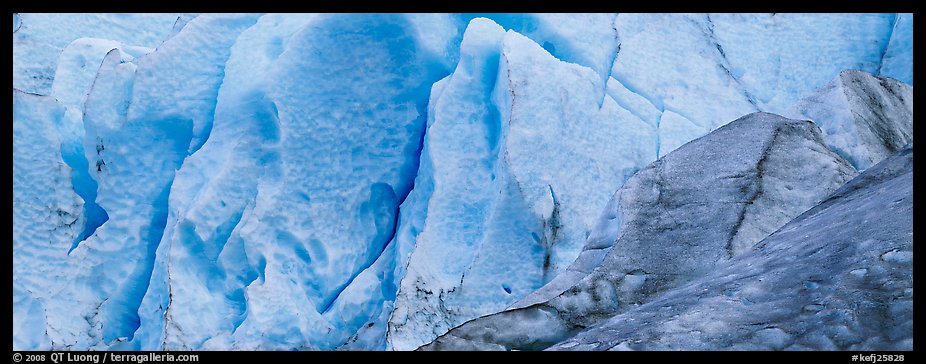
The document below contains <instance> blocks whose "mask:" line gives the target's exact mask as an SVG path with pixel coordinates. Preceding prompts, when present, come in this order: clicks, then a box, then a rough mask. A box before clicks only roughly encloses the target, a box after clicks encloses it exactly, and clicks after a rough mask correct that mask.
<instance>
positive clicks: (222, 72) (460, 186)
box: [13, 13, 913, 350]
mask: <svg viewBox="0 0 926 364" xmlns="http://www.w3.org/2000/svg"><path fill="white" fill-rule="evenodd" d="M13 20H14V30H13V31H14V34H13V42H14V49H13V53H14V54H13V63H14V64H13V71H14V72H13V78H14V79H13V86H14V297H13V302H14V347H15V348H17V349H37V348H45V349H48V348H53V349H107V348H108V349H145V350H147V349H168V350H175V349H347V350H355V349H361V350H362V349H414V348H416V347H418V346H420V345H423V344H426V343H428V342H430V341H432V340H433V339H434V338H436V337H437V336H439V335H441V334H443V333H444V332H446V331H447V330H450V329H451V328H452V327H454V326H457V325H458V324H460V323H463V322H464V321H466V320H469V319H472V318H475V317H478V316H481V315H485V314H491V313H494V312H498V311H501V310H503V309H505V308H506V307H508V308H512V307H525V306H529V305H531V304H535V303H540V302H544V301H546V300H548V299H550V297H553V296H556V295H558V294H559V293H561V292H562V291H560V290H561V289H562V290H565V289H566V288H568V287H571V286H573V285H575V284H576V283H577V282H579V281H580V280H581V279H582V278H583V277H585V276H586V275H587V274H588V273H589V272H592V271H593V270H594V269H595V267H598V266H599V265H600V264H601V263H602V261H603V260H604V259H605V256H606V254H607V252H608V251H609V249H610V248H609V247H610V245H611V243H613V241H612V240H613V239H611V238H610V237H612V236H614V235H615V234H618V233H619V231H620V224H618V222H619V221H620V220H621V219H622V217H621V216H620V215H619V214H618V215H613V216H610V215H609V216H610V217H609V218H600V213H601V211H602V209H606V210H608V211H616V210H615V209H616V208H617V207H616V206H617V202H615V201H613V200H612V201H611V202H610V203H609V202H608V201H609V200H608V199H609V198H610V197H611V195H612V193H613V192H614V191H615V190H617V189H618V188H619V187H621V186H622V185H623V184H624V181H626V180H627V179H628V178H630V176H631V175H633V174H634V173H636V172H637V171H639V170H641V169H643V168H644V167H646V165H647V164H649V163H651V162H653V161H654V160H656V159H657V158H658V157H662V156H666V155H670V154H671V152H672V151H673V150H675V149H677V148H683V149H684V148H685V147H684V146H683V145H685V144H686V143H688V142H690V141H691V140H693V139H696V138H697V137H699V136H702V135H705V134H708V133H710V132H711V131H714V130H716V129H717V128H718V127H720V126H721V125H723V124H724V123H726V122H727V121H729V120H733V119H736V118H738V117H740V116H742V115H744V114H746V113H749V112H753V111H769V112H776V113H781V112H783V109H784V108H785V107H786V106H788V105H792V104H793V105H805V106H807V105H808V104H807V102H808V101H807V100H813V99H814V98H817V99H820V98H826V102H824V103H822V104H819V105H816V104H814V105H811V107H801V108H799V107H798V106H795V108H793V109H792V110H798V108H799V110H798V111H799V113H798V114H795V115H790V114H788V115H787V116H791V117H794V118H802V119H812V120H814V121H815V122H816V123H818V124H819V125H820V126H821V127H822V128H823V130H824V138H825V139H826V142H827V144H828V145H829V146H830V147H831V148H833V149H834V150H835V151H836V152H837V154H840V155H843V156H844V157H846V158H847V159H850V161H851V160H852V159H851V158H850V157H849V154H845V153H844V152H843V151H841V150H840V148H841V147H840V146H839V142H838V140H840V139H842V140H847V141H850V142H851V143H850V144H851V145H854V146H866V148H870V150H869V151H861V152H860V153H862V154H864V155H866V156H870V157H871V158H870V162H871V163H872V164H873V163H876V162H877V160H879V159H881V158H884V157H885V156H887V155H888V154H889V153H890V152H893V151H895V150H897V149H898V148H900V147H901V146H902V145H903V144H904V143H906V142H908V141H912V127H909V133H906V131H905V130H907V129H905V128H908V127H907V126H904V125H907V124H897V123H898V122H899V121H897V118H898V117H900V118H901V119H902V118H904V117H907V116H905V115H906V114H903V112H902V111H903V110H904V108H905V107H906V108H909V105H911V104H910V103H909V102H907V101H904V100H907V99H908V98H909V95H910V94H912V89H908V88H906V86H902V85H900V84H899V83H894V81H892V80H888V81H883V80H885V79H882V78H877V77H873V76H864V77H863V76H861V74H860V75H859V76H857V77H856V76H853V77H852V78H853V79H858V80H862V81H860V82H861V83H860V84H864V85H867V86H865V87H863V89H864V90H865V91H858V92H856V93H855V94H853V95H854V96H851V95H849V96H846V97H841V96H840V97H837V96H838V95H836V93H832V95H830V96H832V97H830V96H827V94H825V92H824V91H820V92H817V93H816V94H814V93H813V91H814V90H816V89H819V88H820V87H821V86H822V85H824V84H825V83H826V82H827V81H829V80H832V79H833V77H836V76H837V75H838V74H839V72H841V71H843V70H846V69H857V70H861V71H864V72H868V73H872V74H874V75H876V76H888V77H893V78H896V79H898V80H900V81H903V82H907V83H912V52H913V50H912V21H913V17H912V14H896V15H895V14H816V15H809V14H774V15H770V14H667V15H666V14H385V15H383V14H202V15H200V14H18V13H17V14H14V19H13ZM865 80H868V81H865ZM872 80H882V81H879V82H880V83H881V86H879V85H878V82H874V81H872ZM834 82H835V81H834ZM853 87H854V86H853ZM824 89H825V88H824ZM844 89H846V90H848V89H852V87H849V88H844ZM888 90H898V91H899V93H898V94H896V95H892V94H891V93H890V92H889V91H888ZM39 95H48V96H39ZM866 95H870V96H877V97H876V99H877V100H880V101H881V102H882V103H885V105H893V106H891V107H888V108H885V109H883V110H881V111H877V112H872V113H866V112H865V111H864V108H865V107H867V104H866V103H864V102H860V101H859V100H862V99H864V98H866V97H867V96H866ZM801 97H804V99H802V100H803V101H798V100H799V99H800V98H801ZM890 100H894V101H890ZM795 102H797V103H795ZM846 105H851V108H852V110H854V111H853V112H854V114H852V115H851V116H852V118H850V117H849V114H848V113H845V112H843V113H839V112H831V111H827V110H833V109H834V108H841V107H844V106H846ZM798 111H795V112H796V113H797V112H798ZM910 112H911V113H912V111H910ZM824 114H826V115H830V114H831V115H833V116H838V118H835V119H833V118H830V119H827V117H826V115H824ZM876 119H877V120H885V121H887V120H890V121H889V122H886V123H882V124H877V123H876V124H872V123H871V121H872V120H876ZM849 120H854V121H849ZM859 123H868V124H866V125H872V126H873V127H872V128H871V129H870V130H874V131H875V133H874V134H875V135H876V136H885V135H884V133H881V134H878V131H879V130H882V129H884V128H881V126H890V128H888V129H890V130H894V129H892V128H894V126H897V125H900V126H899V127H897V128H896V129H897V130H898V132H899V133H900V134H898V135H899V137H897V138H894V137H891V138H888V139H891V140H892V141H891V143H893V144H891V145H890V146H889V147H886V148H885V149H884V150H881V149H878V148H879V147H878V146H877V145H876V144H877V143H879V142H881V141H883V140H880V139H878V138H875V139H871V138H870V136H864V134H865V133H864V132H863V131H864V128H858V129H852V130H851V131H850V130H849V129H848V125H850V124H851V125H855V124H859ZM859 125H861V124H859ZM879 125H880V126H879ZM27 126H28V130H27ZM828 128H829V129H828ZM834 128H836V129H834ZM840 128H841V129H840ZM879 128H880V129H879ZM830 130H837V131H839V133H842V134H839V133H837V132H833V133H830V132H829V131H830ZM885 130H887V129H885ZM882 131H883V130H882ZM843 132H844V133H843ZM847 133H848V134H847ZM837 134H838V135H837ZM908 134H909V135H908ZM879 140H880V141H879ZM853 143H854V144H853ZM871 148H874V149H871ZM844 149H845V148H844ZM876 150H877V151H876ZM847 153H848V152H847ZM853 163H856V162H855V161H853ZM856 166H857V167H858V168H860V169H862V168H865V167H863V166H862V164H856ZM773 185H774V184H773ZM770 186H772V185H770ZM766 187H768V188H772V187H769V186H766ZM795 190H796V191H798V192H800V189H799V188H798V189H795ZM798 192H794V193H798ZM781 193H782V194H783V195H787V194H786V193H785V192H781ZM805 197H807V196H798V197H794V198H797V200H801V199H802V198H805ZM776 201H777V200H776ZM801 201H804V200H801ZM772 202H773V201H772V200H768V201H764V202H763V200H762V199H757V204H756V206H755V207H752V209H753V210H750V212H748V213H745V216H752V215H750V214H754V213H755V214H758V213H759V212H760V211H762V209H763V207H762V206H765V205H767V204H772ZM804 202H806V201H804ZM801 203H803V202H801ZM43 211H44V212H43ZM56 211H57V212H56ZM49 214H52V215H49ZM55 214H57V215H55ZM59 215H60V216H59ZM772 220H774V221H775V222H774V223H768V224H766V223H764V222H765V220H763V219H756V220H750V219H746V220H744V222H743V228H742V229H741V230H742V231H741V232H740V233H739V235H737V236H736V239H734V240H731V241H735V243H734V244H732V245H731V246H735V247H737V248H736V249H735V250H737V252H738V251H739V250H748V247H749V246H750V245H751V243H750V242H752V241H754V239H758V238H760V237H761V236H764V235H766V234H767V233H768V232H769V231H770V229H773V228H774V227H775V225H776V224H780V223H781V222H780V221H778V220H775V219H772ZM769 221H771V220H769ZM583 244H586V245H585V246H584V248H583ZM904 254H906V253H904V252H902V251H898V252H894V253H890V254H887V253H886V255H885V257H887V258H885V259H887V260H889V261H896V262H902V261H905V259H908V258H905V257H907V255H904ZM48 261H52V262H51V263H49V262H48ZM39 262H41V263H39ZM645 286H646V280H645V279H644V275H640V274H631V275H629V276H627V277H625V280H624V283H622V284H621V285H620V286H619V289H621V290H623V291H622V292H625V293H626V292H631V291H633V290H635V289H639V288H640V287H645ZM538 288H539V290H538ZM428 292H430V293H428ZM622 294H623V293H622ZM512 305H514V306H512ZM544 314H546V313H544ZM537 329H538V330H540V329H542V326H537ZM761 335H765V336H768V337H770V338H780V337H782V335H781V333H780V332H777V331H774V330H771V331H766V332H763V333H762V334H761ZM550 340H553V339H550ZM620 347H622V348H624V347H627V345H623V346H620Z"/></svg>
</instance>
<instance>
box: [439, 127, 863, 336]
mask: <svg viewBox="0 0 926 364" xmlns="http://www.w3.org/2000/svg"><path fill="white" fill-rule="evenodd" d="M729 150H736V151H737V152H736V153H729V152H728V151H729ZM856 174H857V172H856V171H855V169H853V168H852V166H851V165H849V164H848V163H846V162H845V161H844V160H843V159H842V158H840V157H839V156H838V155H836V154H835V153H833V152H832V151H830V150H829V149H827V147H826V146H825V144H824V143H823V140H822V135H821V133H820V131H819V129H818V128H817V127H816V126H814V125H813V124H812V123H811V122H808V121H798V120H791V119H786V118H783V117H781V116H777V115H773V114H767V113H753V114H749V115H746V116H744V117H742V118H740V119H737V120H735V121H732V122H730V123H729V124H726V125H724V126H722V127H720V128H718V129H717V130H715V131H713V132H711V133H710V134H708V135H707V136H704V137H702V138H699V139H696V140H694V141H692V142H689V143H687V144H685V145H684V146H682V147H681V148H679V149H676V150H675V151H673V152H671V153H669V154H667V155H666V156H665V157H663V158H660V159H659V160H657V161H656V162H654V163H652V164H650V165H649V166H647V167H646V168H644V169H642V170H640V171H639V172H637V173H636V174H635V175H634V176H633V177H631V178H630V179H629V180H627V182H626V183H625V184H624V186H623V187H622V188H621V189H620V190H618V191H617V192H616V193H615V194H614V197H613V199H612V202H611V203H610V204H609V209H608V210H606V211H605V214H604V216H602V217H601V222H600V223H599V225H598V227H597V229H596V230H597V231H596V232H594V233H593V235H590V237H589V242H588V243H587V244H586V245H585V248H584V251H583V254H582V257H581V258H580V259H578V260H577V261H576V263H575V264H574V266H573V267H572V268H571V269H570V271H573V272H574V275H573V278H571V279H569V278H566V279H561V280H559V281H557V280H554V281H553V282H551V284H550V285H551V287H550V288H546V289H544V290H543V291H542V293H541V292H538V293H537V294H534V295H532V296H529V297H528V299H527V302H518V303H515V304H514V305H512V307H511V308H509V309H507V310H505V311H502V312H500V313H497V314H493V315H488V316H484V317H481V318H478V319H475V320H472V321H469V322H467V323H465V324H463V325H461V326H459V327H457V328H454V329H453V330H451V331H450V332H448V333H447V334H445V335H443V336H442V337H440V338H438V339H437V340H435V341H434V342H433V343H431V344H429V345H427V346H425V347H424V349H431V350H434V349H436V350H444V349H451V350H459V349H502V348H504V349H518V350H536V349H542V348H544V347H546V346H549V345H552V344H555V343H556V342H558V341H560V340H563V339H566V338H568V337H569V336H571V335H572V334H574V333H575V332H576V330H577V329H579V328H583V327H588V326H590V325H592V324H595V323H597V322H600V321H603V320H605V319H607V318H609V317H610V316H612V315H614V314H616V313H618V312H623V311H627V310H629V309H632V308H633V307H634V306H636V305H640V304H644V303H646V302H647V301H649V300H650V299H651V298H653V297H657V296H658V295H659V294H660V293H662V292H665V291H667V290H670V289H672V288H675V287H679V286H682V285H684V284H686V283H688V282H691V281H693V280H697V279H698V278H699V277H702V276H704V275H705V274H707V273H709V272H710V271H711V270H712V268H713V267H714V266H715V265H717V264H721V263H723V262H726V261H729V260H735V259H738V258H737V256H739V255H742V254H745V253H747V252H749V251H750V250H752V248H753V245H754V244H755V243H757V242H759V241H760V240H761V239H763V238H764V237H766V236H768V235H769V234H771V233H772V232H774V231H775V230H776V229H777V228H779V227H781V226H782V225H784V224H785V223H787V222H788V220H790V219H791V218H793V217H795V216H797V215H799V214H800V213H801V212H803V211H804V210H806V209H808V208H810V207H812V206H813V205H815V204H817V203H819V202H820V201H821V200H823V199H824V198H825V197H826V196H828V195H829V194H830V193H831V192H833V191H835V190H836V189H837V188H839V186H841V185H842V184H843V183H844V182H846V181H848V180H849V179H850V178H852V177H854V176H855V175H856ZM602 250H607V252H606V253H605V252H603V251H602ZM601 254H605V255H604V257H601ZM595 255H598V256H597V257H596V256H595ZM594 263H597V266H595V267H594V268H593V269H590V268H591V266H592V264H594ZM582 273H585V274H586V275H585V277H584V278H580V277H579V276H580V275H581V274H582ZM567 277H568V276H567ZM576 280H578V281H577V282H576ZM572 282H575V283H574V284H571V285H568V283H572ZM542 296H546V297H542ZM540 328H543V329H540Z"/></svg>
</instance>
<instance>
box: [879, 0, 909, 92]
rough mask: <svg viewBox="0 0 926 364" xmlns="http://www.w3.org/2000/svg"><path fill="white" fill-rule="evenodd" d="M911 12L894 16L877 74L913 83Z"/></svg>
mask: <svg viewBox="0 0 926 364" xmlns="http://www.w3.org/2000/svg"><path fill="white" fill-rule="evenodd" d="M911 64H913V14H910V13H903V14H896V15H895V16H894V27H893V29H892V30H891V38H890V42H889V43H888V46H887V49H885V50H884V57H883V59H882V60H881V68H880V69H879V70H878V74H880V75H881V76H885V77H890V78H894V79H897V80H900V81H902V82H904V83H906V84H908V85H911V86H912V85H913V67H910V66H909V65H911Z"/></svg>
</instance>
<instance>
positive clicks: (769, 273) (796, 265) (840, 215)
mask: <svg viewBox="0 0 926 364" xmlns="http://www.w3.org/2000/svg"><path fill="white" fill-rule="evenodd" d="M912 214H913V147H912V145H911V146H909V147H907V148H905V149H903V150H901V151H899V152H897V153H895V154H894V155H893V156H891V157H889V158H887V159H885V160H884V161H882V162H881V163H879V164H877V165H875V166H873V167H871V168H869V169H868V170H866V171H865V172H864V173H862V174H861V175H859V176H858V177H856V178H855V179H853V180H851V181H849V182H848V183H847V184H846V185H844V186H842V187H841V188H840V189H838V190H837V191H836V192H834V193H833V194H832V195H831V196H829V197H828V198H827V199H826V200H825V201H824V202H823V203H821V204H820V205H817V206H815V207H814V208H812V209H810V210H808V211H807V212H805V213H803V214H801V215H800V216H799V217H797V218H796V219H794V220H793V221H791V222H789V223H788V224H786V225H785V226H784V227H782V228H781V229H780V230H778V231H777V232H775V233H774V234H772V235H771V236H769V237H767V238H765V239H763V240H762V241H761V242H760V243H759V244H757V246H756V248H755V249H754V250H753V251H751V252H749V253H746V254H743V255H742V256H740V257H739V258H737V259H735V260H730V261H727V262H724V263H722V264H720V265H718V266H717V268H716V269H715V270H714V271H713V272H711V273H710V274H708V275H706V276H704V277H703V278H701V279H698V280H695V281H693V282H691V283H689V284H687V285H685V286H682V287H679V288H677V289H675V290H672V291H670V292H667V293H666V294H665V295H663V296H661V297H659V298H658V299H655V300H653V301H651V302H649V303H646V304H644V305H641V306H639V307H636V308H633V309H631V310H628V311H627V312H624V313H621V314H619V315H616V316H614V317H612V318H610V319H608V320H606V321H603V322H601V323H599V324H596V325H595V326H592V327H589V328H587V329H584V330H582V331H581V332H580V333H578V334H577V335H576V336H575V337H573V338H570V339H568V340H565V341H563V342H560V343H558V344H556V345H554V346H552V347H551V348H550V350H623V349H629V350H862V349H864V350H912V349H913V274H912V273H913V270H912V261H911V260H909V259H894V258H893V257H897V256H912V254H913V217H912V216H913V215H912Z"/></svg>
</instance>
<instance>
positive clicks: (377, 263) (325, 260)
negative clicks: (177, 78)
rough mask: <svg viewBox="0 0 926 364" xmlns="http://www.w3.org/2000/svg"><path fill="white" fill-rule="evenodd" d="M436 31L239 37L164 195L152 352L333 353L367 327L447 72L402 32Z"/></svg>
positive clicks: (386, 23)
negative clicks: (189, 152)
mask: <svg viewBox="0 0 926 364" xmlns="http://www.w3.org/2000/svg"><path fill="white" fill-rule="evenodd" d="M200 18H202V16H200ZM200 18H197V19H200ZM439 20H440V19H439V18H438V19H434V18H422V17H406V16H404V15H395V14H394V15H367V16H357V15H334V14H332V15H317V16H299V15H295V14H287V15H268V16H264V17H261V18H260V19H259V21H258V22H257V24H255V25H254V26H253V27H251V28H249V29H247V30H246V31H244V32H242V33H241V36H239V37H238V40H237V42H236V43H235V45H234V46H232V47H231V56H230V57H229V59H228V61H227V63H226V68H225V71H224V72H225V74H226V76H225V78H224V81H223V82H222V83H221V88H220V89H219V92H218V101H217V104H216V106H215V117H214V123H213V125H212V127H211V130H212V132H211V133H210V134H209V135H208V141H207V142H206V143H204V144H203V146H202V148H201V149H200V150H199V151H197V152H196V153H195V154H194V155H193V156H192V157H190V159H189V161H188V162H187V163H185V165H184V167H183V168H181V169H180V171H178V172H177V173H178V177H177V180H176V182H175V183H174V187H173V189H172V192H171V199H172V200H174V199H176V202H172V203H171V209H172V210H171V213H172V217H171V221H176V223H173V224H171V225H173V227H171V228H168V230H167V231H166V232H165V235H164V236H165V242H166V243H167V247H165V248H164V250H163V254H159V258H161V257H162V256H163V259H161V260H159V262H160V263H159V264H162V265H163V269H162V270H160V271H159V273H157V275H156V279H157V281H158V286H159V287H160V288H158V290H160V293H154V292H152V294H150V300H149V301H150V305H146V306H143V310H145V311H146V312H147V315H148V316H149V317H150V318H151V323H152V328H150V329H146V330H145V331H146V332H151V335H152V336H151V340H153V342H154V343H157V342H161V341H162V340H163V342H164V345H165V346H166V347H168V348H226V347H233V348H261V349H274V348H277V349H279V348H292V347H299V348H315V349H333V348H336V347H337V346H340V345H342V344H344V343H345V342H346V341H347V340H348V339H349V338H350V337H351V336H352V335H354V334H355V333H356V332H357V331H358V330H359V329H361V328H362V327H364V325H365V324H367V323H368V321H371V320H375V319H377V318H378V317H379V316H380V311H379V310H380V308H381V305H382V304H383V302H384V301H385V298H383V295H386V296H390V295H394V293H391V294H390V293H388V290H386V289H385V288H383V287H381V285H382V281H383V280H384V279H385V275H386V274H387V273H386V272H388V271H391V270H392V265H393V261H392V260H391V259H389V254H390V252H392V251H393V249H391V248H389V247H388V243H389V242H390V241H391V240H392V235H393V231H394V230H395V226H394V225H395V223H396V219H397V218H398V216H397V213H398V211H397V209H398V206H399V204H400V203H401V201H402V200H403V199H404V197H405V196H406V195H407V194H408V192H409V191H410V190H411V188H412V181H413V178H414V174H415V172H416V170H417V165H416V164H417V162H418V153H419V148H420V139H421V136H422V134H423V131H424V130H423V129H424V122H425V118H426V105H427V97H428V96H427V95H428V91H429V86H430V84H431V83H433V82H434V81H436V79H437V78H438V77H441V76H442V75H441V72H442V71H441V70H442V69H443V67H445V66H444V65H445V64H446V63H447V61H446V60H445V59H444V58H442V55H440V54H434V53H432V52H429V51H427V49H428V47H424V46H423V45H422V44H421V42H420V41H419V39H418V38H417V35H418V34H419V33H418V32H417V30H416V27H415V26H414V24H415V23H414V22H416V21H439ZM195 21H196V20H194V22H195ZM192 26H193V24H192V23H191V24H189V25H187V26H186V27H185V28H184V30H183V31H182V32H187V31H189V30H190V29H191V27H192ZM182 32H181V34H182ZM179 36H180V35H178V36H175V37H174V38H177V37H179ZM430 41H432V42H433V41H434V40H433V39H430ZM343 44H353V45H354V46H351V47H343V46H342V45H343ZM431 46H433V45H431ZM438 48H439V47H438ZM318 50H323V52H319V51H318ZM206 119H208V118H206ZM207 129H209V128H208V127H204V128H203V130H207ZM297 211H298V213H295V212H297ZM345 211H347V212H349V213H345ZM242 263H244V264H242ZM368 268H369V269H368ZM377 270H378V273H377V272H376V271H377ZM153 281H154V280H153ZM383 291H386V292H385V293H384V292H383ZM345 292H347V295H345V294H344V293H345ZM161 307H166V308H165V310H166V313H165V315H167V317H168V319H167V320H166V321H167V323H166V327H165V328H164V329H163V330H159V329H157V326H158V325H164V320H162V319H161V318H160V317H158V314H159V308H161ZM204 315H206V317H208V318H209V319H207V320H206V322H207V324H203V322H202V321H203V316H204ZM229 317H230V318H231V319H227V318H229ZM296 318H298V319H296ZM382 322H383V323H384V321H382ZM161 332H165V333H166V334H163V335H165V336H164V337H163V338H159V337H158V336H159V335H162V334H161Z"/></svg>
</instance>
